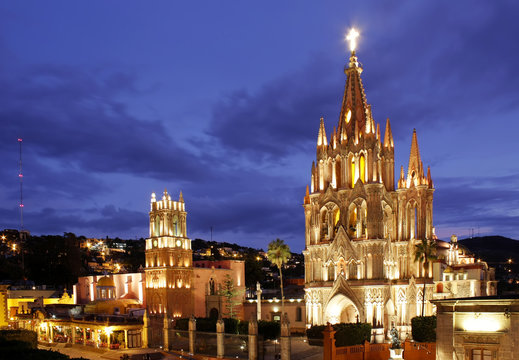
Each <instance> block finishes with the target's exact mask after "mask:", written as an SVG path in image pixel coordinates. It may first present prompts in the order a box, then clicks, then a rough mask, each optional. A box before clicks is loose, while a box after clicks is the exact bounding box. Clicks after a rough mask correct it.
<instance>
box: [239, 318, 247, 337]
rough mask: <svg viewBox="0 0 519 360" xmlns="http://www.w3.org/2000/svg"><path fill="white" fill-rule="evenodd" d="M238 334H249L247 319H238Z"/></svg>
mask: <svg viewBox="0 0 519 360" xmlns="http://www.w3.org/2000/svg"><path fill="white" fill-rule="evenodd" d="M238 334H240V335H247V334H249V322H248V321H240V323H239V324H238Z"/></svg>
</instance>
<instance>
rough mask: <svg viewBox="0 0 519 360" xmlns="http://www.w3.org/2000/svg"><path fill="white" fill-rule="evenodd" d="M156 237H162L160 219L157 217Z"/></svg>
mask: <svg viewBox="0 0 519 360" xmlns="http://www.w3.org/2000/svg"><path fill="white" fill-rule="evenodd" d="M155 236H160V217H159V216H158V215H157V216H156V217H155Z"/></svg>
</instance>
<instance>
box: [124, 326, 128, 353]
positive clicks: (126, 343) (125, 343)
mask: <svg viewBox="0 0 519 360" xmlns="http://www.w3.org/2000/svg"><path fill="white" fill-rule="evenodd" d="M124 348H125V349H128V330H126V329H124Z"/></svg>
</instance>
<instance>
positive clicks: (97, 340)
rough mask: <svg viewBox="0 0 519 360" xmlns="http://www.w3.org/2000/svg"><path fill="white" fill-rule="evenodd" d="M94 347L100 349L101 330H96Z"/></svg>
mask: <svg viewBox="0 0 519 360" xmlns="http://www.w3.org/2000/svg"><path fill="white" fill-rule="evenodd" d="M93 334H94V346H95V347H96V348H98V347H99V330H98V329H94V333H93Z"/></svg>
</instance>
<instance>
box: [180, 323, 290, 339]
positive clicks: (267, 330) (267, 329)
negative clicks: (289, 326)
mask: <svg viewBox="0 0 519 360" xmlns="http://www.w3.org/2000/svg"><path fill="white" fill-rule="evenodd" d="M223 321H224V324H225V333H226V334H241V335H247V334H248V333H249V322H248V321H240V320H237V319H232V318H224V319H223ZM175 329H177V330H184V331H187V330H189V318H181V319H176V320H175ZM196 330H197V331H203V332H216V319H211V318H196ZM280 330H281V327H280V324H279V322H278V321H265V320H260V321H258V334H259V335H262V336H263V338H264V339H276V338H278V337H279V334H280Z"/></svg>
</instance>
